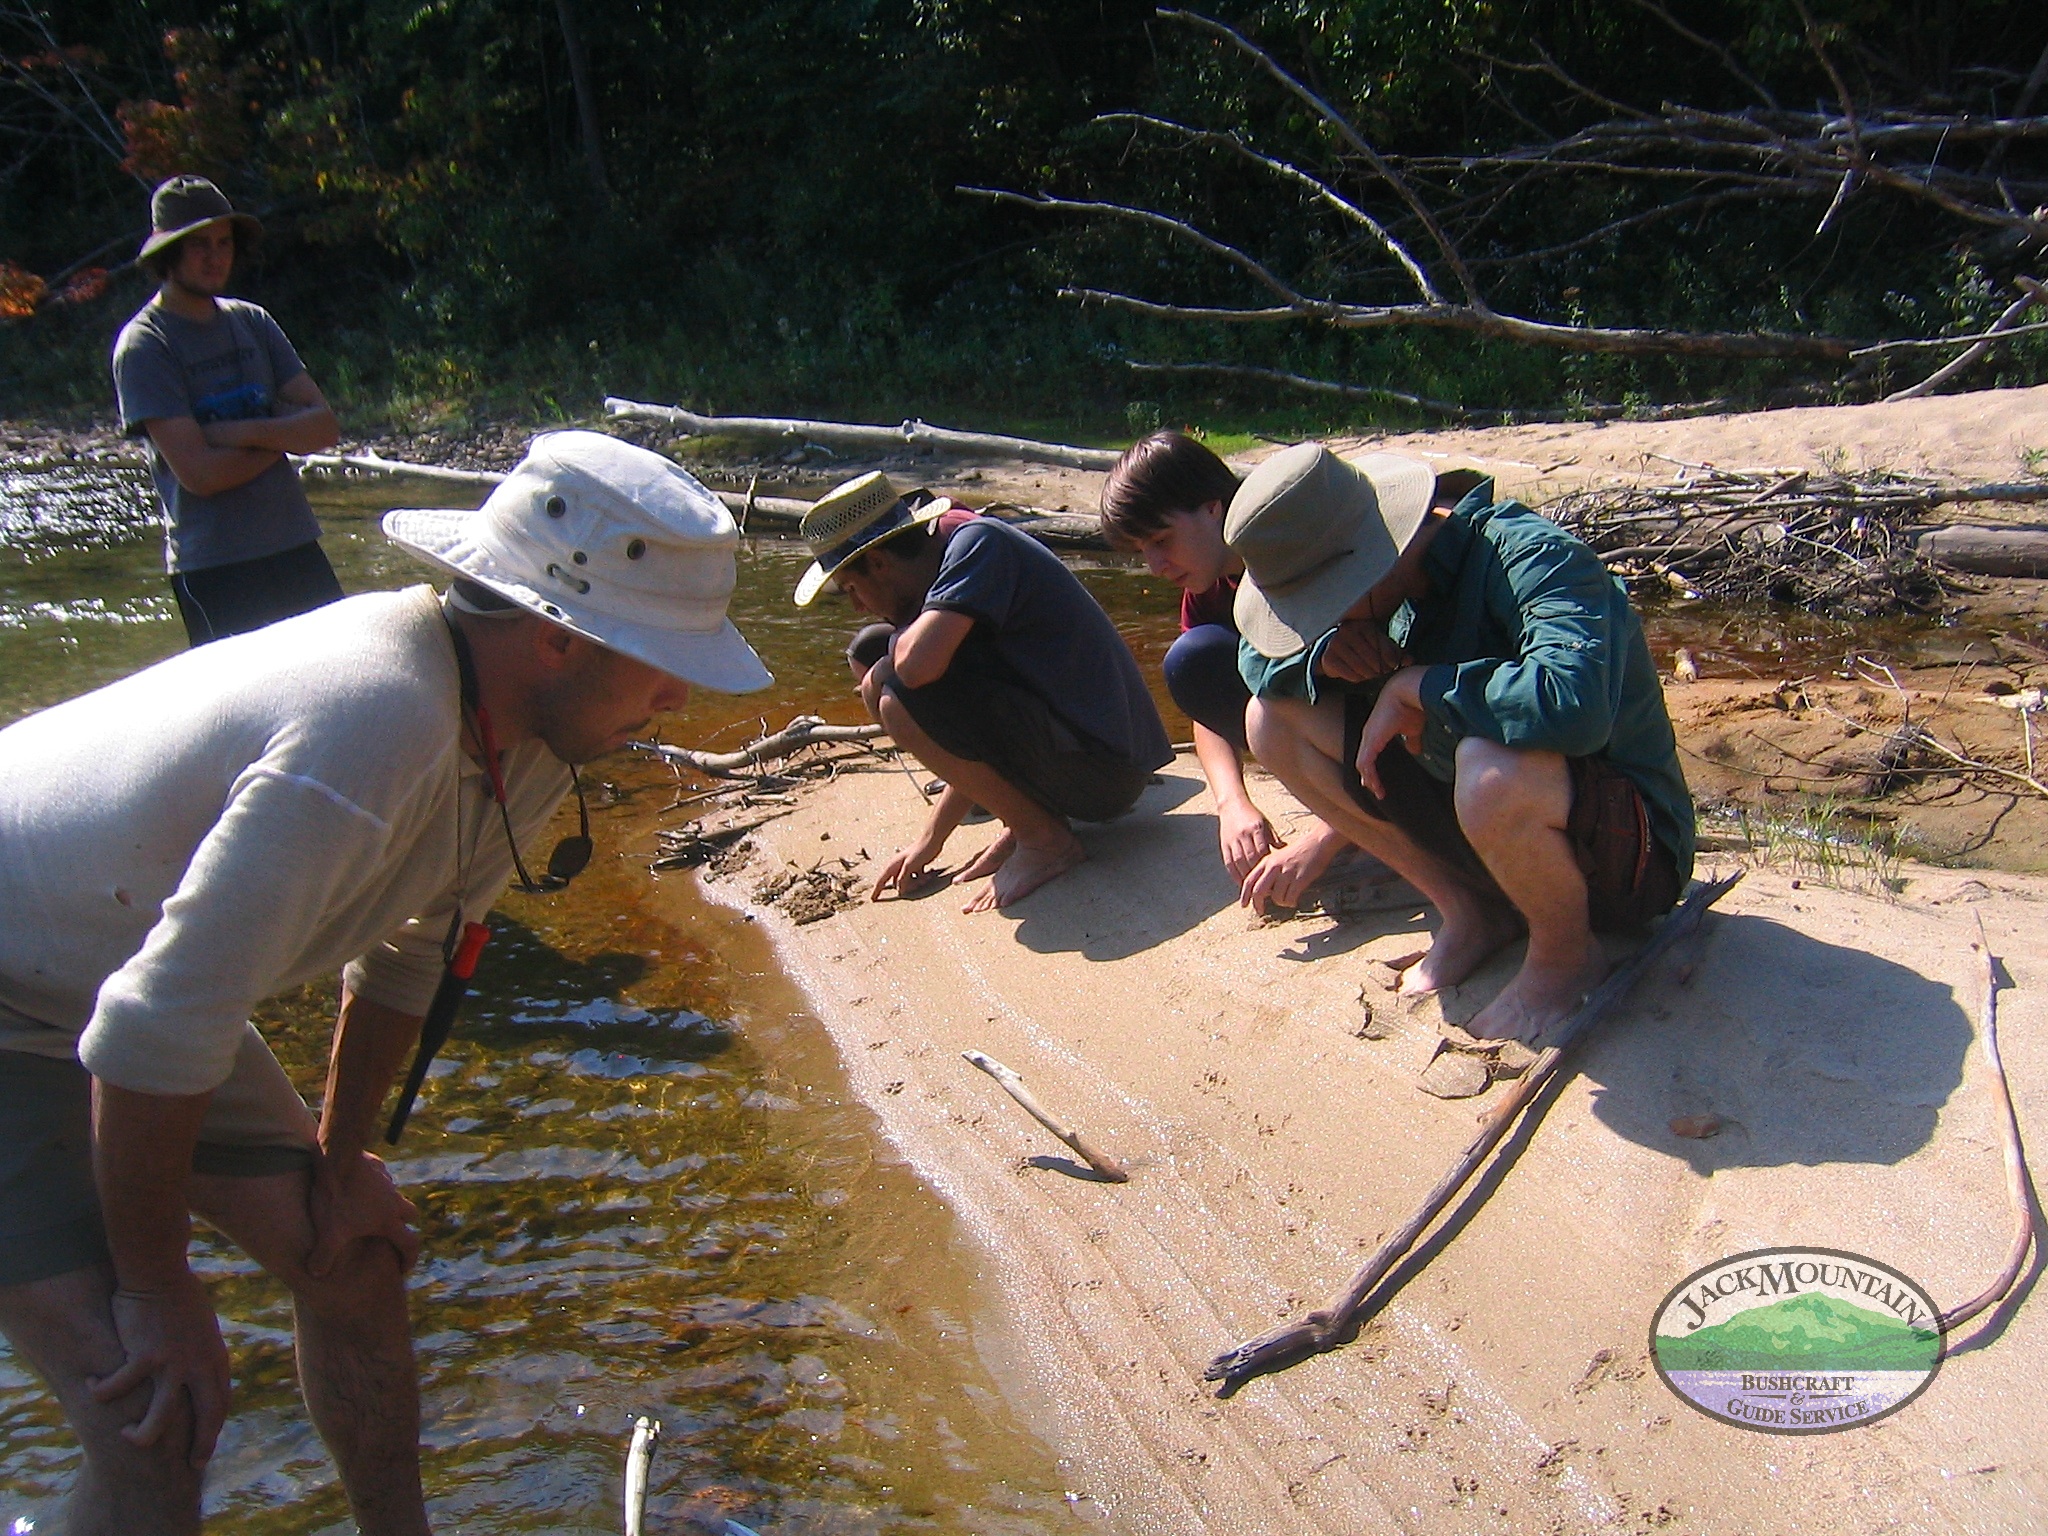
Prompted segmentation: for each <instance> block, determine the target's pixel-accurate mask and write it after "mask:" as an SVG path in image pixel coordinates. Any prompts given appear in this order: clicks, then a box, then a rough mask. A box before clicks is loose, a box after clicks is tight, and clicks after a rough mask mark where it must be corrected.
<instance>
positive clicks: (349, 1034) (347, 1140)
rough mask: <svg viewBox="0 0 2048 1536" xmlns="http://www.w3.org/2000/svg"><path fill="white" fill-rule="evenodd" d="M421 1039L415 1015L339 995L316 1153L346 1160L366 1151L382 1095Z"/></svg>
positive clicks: (374, 1132)
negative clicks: (339, 1006) (338, 1007)
mask: <svg viewBox="0 0 2048 1536" xmlns="http://www.w3.org/2000/svg"><path fill="white" fill-rule="evenodd" d="M419 1038H420V1016H419V1015H418V1014H416V1013H401V1012H400V1011H399V1010H398V1009H396V1008H390V1007H386V1006H385V1005H384V1004H383V1003H373V1002H371V1001H370V1000H369V999H368V998H366V997H358V996H357V995H356V994H355V993H353V992H350V991H348V990H346V989H344V990H343V991H342V994H341V1012H340V1014H339V1015H338V1016H337V1017H336V1019H335V1024H334V1049H333V1051H332V1052H331V1053H330V1054H329V1056H328V1060H327V1098H326V1100H325V1102H324V1103H323V1104H322V1105H321V1108H320V1149H321V1151H322V1152H324V1153H325V1154H326V1155H327V1157H328V1158H330V1159H333V1160H337V1161H345V1160H347V1159H349V1158H353V1157H354V1156H356V1155H357V1154H358V1153H361V1152H365V1151H367V1150H368V1149H369V1146H370V1143H371V1141H372V1139H373V1138H374V1137H375V1136H376V1134H377V1116H378V1112H379V1111H380V1110H382V1109H383V1107H384V1098H385V1095H387V1094H388V1093H390V1091H391V1084H392V1082H393V1081H394V1080H395V1079H396V1078H397V1076H398V1071H399V1068H400V1067H402V1066H403V1065H404V1064H405V1062H406V1059H407V1057H408V1055H409V1054H410V1052H411V1051H412V1048H413V1047H414V1045H416V1044H417V1043H418V1041H419Z"/></svg>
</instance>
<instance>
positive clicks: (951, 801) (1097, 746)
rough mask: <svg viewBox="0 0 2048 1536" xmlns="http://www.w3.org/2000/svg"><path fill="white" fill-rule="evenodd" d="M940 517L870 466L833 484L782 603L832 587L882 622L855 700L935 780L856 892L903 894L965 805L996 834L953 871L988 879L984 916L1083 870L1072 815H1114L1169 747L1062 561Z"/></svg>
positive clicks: (990, 528) (1028, 541) (1127, 664)
mask: <svg viewBox="0 0 2048 1536" xmlns="http://www.w3.org/2000/svg"><path fill="white" fill-rule="evenodd" d="M948 510H950V507H949V504H948V503H947V502H945V501H943V500H940V501H935V502H931V503H928V504H927V505H925V506H923V507H918V508H915V509H913V508H912V507H911V506H910V505H909V504H908V503H907V502H906V501H904V499H903V498H902V497H900V496H898V495H897V493H896V490H895V488H894V487H893V486H891V485H890V484H889V482H888V480H887V479H886V478H884V477H883V476H882V475H881V474H880V473H879V472H877V473H874V474H867V475H862V476H860V477H859V478H858V479H855V480H849V481H847V482H846V484H844V485H841V486H838V487H836V488H835V489H834V490H833V491H832V492H831V493H830V494H829V495H826V496H824V497H821V498H820V499H819V500H818V502H817V503H816V504H815V505H814V506H813V507H812V508H811V510H810V511H809V512H808V513H806V514H805V516H804V522H803V537H804V539H805V541H806V542H808V543H809V544H810V546H811V552H812V554H813V555H814V556H815V557H816V558H815V559H814V560H813V561H812V564H811V567H810V569H809V570H807V571H806V572H804V575H803V579H802V580H801V581H799V582H798V583H797V589H796V601H797V606H798V607H804V606H807V605H808V604H809V603H810V602H811V600H812V599H813V598H815V597H816V596H817V595H818V593H819V592H821V591H823V590H824V587H825V584H826V583H827V582H828V581H830V582H833V583H835V584H836V585H837V586H838V588H839V590H840V591H842V592H844V593H845V594H846V595H847V596H848V597H850V598H852V599H853V604H854V606H855V607H856V608H858V609H859V610H860V611H861V612H862V613H867V614H872V615H874V616H875V617H876V618H878V619H882V620H885V621H886V622H887V623H888V624H890V625H891V626H893V628H892V630H891V632H890V633H888V634H887V635H886V637H885V636H883V635H881V634H880V632H879V631H876V630H874V629H872V628H870V629H869V630H867V631H864V632H863V633H864V635H865V636H867V637H868V639H869V640H870V641H871V642H873V643H874V644H875V645H876V646H877V647H881V646H886V654H884V655H882V656H881V657H880V659H879V660H876V661H874V662H873V664H872V665H870V666H868V667H867V668H866V672H865V675H864V676H863V677H862V679H861V685H860V689H861V698H862V700H863V701H864V702H865V703H866V704H867V707H868V713H869V714H870V715H872V716H873V717H874V718H875V719H876V720H878V721H880V722H881V725H882V727H883V729H885V730H886V731H888V733H889V735H890V736H891V737H892V738H894V740H895V742H896V744H897V745H898V746H900V747H902V748H903V749H904V750H905V751H907V752H909V753H910V754H911V755H913V756H914V757H916V758H917V760H918V761H919V762H921V763H923V764H924V765H925V767H926V768H928V769H930V770H931V771H932V772H933V773H936V774H937V775H938V776H939V777H940V778H942V779H944V780H945V781H946V790H945V793H944V794H943V795H941V796H940V797H939V802H938V804H937V805H936V806H935V807H933V810H932V814H931V817H930V819H929V820H928V821H927V822H926V823H925V827H924V830H923V832H922V833H921V834H920V835H919V836H918V839H917V841H916V842H914V843H912V844H911V845H910V846H909V847H908V848H905V849H903V850H901V851H900V852H898V853H897V854H896V856H895V857H894V858H892V859H890V861H889V862H888V863H887V864H886V865H884V866H883V869H882V873H881V875H880V877H879V878H877V879H876V881H875V884H874V886H873V888H872V890H871V891H870V892H869V894H870V896H871V897H873V898H874V899H876V900H879V899H881V897H882V895H883V894H884V893H885V892H887V891H890V890H894V891H895V892H897V893H898V894H899V895H902V894H907V893H909V892H910V891H913V890H914V889H916V888H917V886H918V885H919V884H920V883H921V881H922V880H923V878H924V877H925V875H926V873H927V871H928V870H929V869H930V867H931V864H932V862H933V861H934V860H935V859H937V858H938V856H939V854H940V853H941V852H942V851H943V850H944V848H945V846H946V839H947V838H949V837H950V836H952V834H953V831H954V829H955V828H956V827H958V826H959V825H960V823H961V822H962V821H963V820H964V819H965V818H966V817H967V815H968V813H969V812H970V811H971V810H972V809H973V808H974V807H975V806H977V805H979V806H981V807H982V808H983V809H985V810H987V811H988V812H989V814H990V815H992V816H994V817H995V818H996V820H998V821H1000V822H1001V823H1002V824H1003V832H1002V835H1001V836H1000V837H999V838H997V839H996V841H995V842H993V843H991V844H990V845H989V846H988V847H987V848H985V849H984V850H982V852H981V853H980V854H979V855H977V856H976V857H975V858H974V859H973V860H972V861H970V862H969V863H968V865H967V867H966V868H964V869H962V870H961V871H960V873H959V876H958V878H959V879H960V880H962V881H967V880H978V879H980V878H982V877H983V876H993V878H992V879H990V881H989V884H988V887H987V889H985V890H983V891H980V892H978V893H977V894H976V895H975V897H974V899H973V900H972V901H970V902H969V903H968V904H967V907H966V910H967V911H969V912H983V911H988V910H990V909H991V908H996V907H1005V906H1008V905H1009V904H1010V903H1011V902H1013V901H1017V900H1020V899H1022V898H1023V897H1025V896H1028V895H1030V894H1031V892H1033V891H1035V890H1037V889H1038V888H1039V887H1040V886H1042V885H1044V884H1045V883H1046V882H1047V881H1049V880H1054V879H1057V878H1058V877H1059V876H1061V875H1063V874H1065V873H1066V872H1067V871H1068V870H1070V869H1072V868H1073V867H1074V866H1075V865H1076V864H1079V863H1080V862H1081V861H1082V860H1083V859H1085V858H1086V857H1087V856H1088V854H1087V850H1086V849H1085V848H1084V847H1083V846H1082V844H1081V840H1080V839H1079V838H1077V837H1076V836H1074V832H1073V828H1072V827H1071V826H1070V825H1069V820H1070V818H1071V819H1072V820H1078V821H1107V820H1109V819H1110V818H1111V817H1115V816H1121V815H1123V813H1124V812H1126V811H1128V810H1129V809H1130V808H1131V807H1132V806H1133V805H1135V804H1136V803H1137V800H1138V796H1139V795H1140V794H1142V793H1143V792H1144V789H1145V786H1146V784H1147V783H1148V782H1150V780H1151V777H1152V771H1153V770H1154V769H1155V768H1159V767H1162V766H1164V765H1165V764H1167V763H1170V762H1172V761H1173V748H1172V746H1171V745H1170V744H1169V743H1168V741H1167V739H1166V727H1165V726H1163V725H1162V724H1160V721H1159V711H1158V709H1157V708H1156V707H1155V706H1154V705H1153V703H1152V696H1151V694H1149V693H1148V692H1147V691H1146V689H1145V679H1144V677H1143V675H1142V674H1141V673H1140V672H1139V671H1138V663H1137V660H1136V658H1134V657H1133V656H1132V655H1131V649H1130V647H1129V646H1127V645H1125V644H1124V640H1123V636H1121V635H1119V634H1118V633H1117V632H1116V626H1115V625H1114V624H1112V623H1111V622H1110V620H1109V615H1108V614H1106V613H1104V612H1103V611H1102V605H1101V604H1099V603H1097V602H1096V601H1095V599H1094V598H1093V597H1091V596H1089V595H1088V589H1087V588H1086V587H1084V586H1082V585H1081V583H1080V582H1079V581H1078V580H1076V579H1075V577H1074V573H1073V572H1072V571H1070V570H1068V569H1067V568H1066V567H1065V566H1064V565H1062V564H1061V563H1060V558H1059V556H1058V555H1055V554H1054V553H1053V552H1052V551H1051V550H1049V549H1047V548H1046V547H1045V546H1044V545H1042V544H1040V543H1039V542H1038V541H1037V540H1035V539H1033V538H1031V537H1030V536H1029V535H1027V534H1022V533H1019V532H1018V531H1017V530H1016V529H1014V528H1011V527H1009V526H1007V525H1006V524H1004V523H1002V522H1000V521H998V520H997V519H995V518H992V517H975V518H968V519H965V520H963V521H962V522H961V523H960V524H959V525H958V526H949V525H947V524H942V523H941V521H940V519H941V517H942V515H943V514H944V513H945V512H946V511H948ZM858 665H859V662H858V661H856V666H858Z"/></svg>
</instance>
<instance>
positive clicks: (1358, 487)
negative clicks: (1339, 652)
mask: <svg viewBox="0 0 2048 1536" xmlns="http://www.w3.org/2000/svg"><path fill="white" fill-rule="evenodd" d="M1435 490H1436V471H1435V470H1434V469H1433V468H1431V467H1430V466H1429V465H1428V464H1426V463H1424V462H1423V461H1422V460H1420V459H1411V458H1407V457H1405V456H1404V455H1402V454H1398V453H1370V454H1367V455H1366V456H1365V457H1363V458H1361V459H1359V460H1358V461H1356V462H1355V463H1353V462H1349V461H1347V460H1344V459H1340V458H1338V457H1337V455H1335V454H1334V453H1332V452H1330V450H1329V449H1327V448H1325V447H1324V446H1323V445H1322V444H1321V443H1297V444H1296V445H1295V446H1294V447H1292V448H1285V449H1282V450H1281V451H1280V452H1279V453H1276V454H1274V455H1273V456H1272V457H1271V458H1270V459H1267V460H1266V461H1265V462H1264V463H1263V464H1261V465H1259V466H1258V467H1257V468H1256V469H1254V470H1253V471H1252V472H1251V473H1250V474H1249V475H1247V476H1245V480H1244V484H1243V485H1242V486H1240V487H1238V492H1237V494H1236V495H1235V496H1234V497H1232V498H1231V501H1230V511H1229V513H1228V514H1227V515H1226V516H1225V517H1224V520H1223V542H1224V543H1226V544H1228V545H1229V546H1230V547H1231V548H1232V549H1233V550H1235V551H1236V552H1237V554H1238V556H1239V557H1240V558H1241V559H1242V560H1243V561H1244V580H1243V582H1242V583H1240V584H1239V586H1238V589H1237V598H1236V601H1235V603H1234V604H1233V609H1232V611H1233V612H1234V613H1235V615H1236V617H1237V627H1238V632H1239V633H1240V634H1242V635H1243V636H1244V638H1245V639H1246V640H1248V641H1250V642H1251V646H1252V649H1253V650H1255V651H1257V652H1258V653H1259V654H1260V655H1261V656H1291V655H1293V654H1294V652H1296V651H1299V650H1302V649H1304V648H1305V647H1307V646H1309V645H1312V644H1314V643H1315V641H1316V639H1317V638H1318V637H1319V636H1321V635H1322V634H1324V633H1325V632H1326V631H1328V630H1329V629H1330V628H1331V627H1332V626H1333V625H1334V624H1336V622H1337V621H1338V619H1340V618H1342V617H1343V616H1344V611H1345V610H1346V609H1347V608H1349V607H1350V606H1351V605H1352V604H1353V603H1355V602H1357V601H1358V599H1359V598H1360V597H1362V596H1363V595H1364V594H1365V593H1366V591H1367V590H1368V589H1370V588H1371V587H1372V586H1373V585H1374V584H1375V583H1376V582H1378V581H1379V579H1380V578H1381V577H1382V576H1385V575H1386V574H1387V572H1388V571H1390V570H1392V569H1393V567H1394V562H1395V561H1396V560H1398V559H1399V558H1400V557H1401V552H1402V551H1403V550H1405V549H1406V548H1407V547H1408V541H1409V540H1410V539H1412V538H1414V537H1415V532H1416V530H1417V529H1418V528H1420V527H1421V526H1422V520H1423V518H1424V517H1425V516H1426V515H1427V514H1428V512H1429V504H1430V500H1431V497H1432V495H1433V493H1434V492H1435Z"/></svg>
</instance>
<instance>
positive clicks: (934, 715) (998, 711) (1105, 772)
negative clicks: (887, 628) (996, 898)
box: [888, 635, 1152, 821]
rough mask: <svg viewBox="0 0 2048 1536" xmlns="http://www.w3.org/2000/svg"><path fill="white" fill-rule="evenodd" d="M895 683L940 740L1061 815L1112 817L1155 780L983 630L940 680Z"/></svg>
mask: <svg viewBox="0 0 2048 1536" xmlns="http://www.w3.org/2000/svg"><path fill="white" fill-rule="evenodd" d="M888 687H889V691H890V692H891V693H893V694H895V695H896V697H897V699H898V700H899V701H900V702H901V703H902V705H903V707H904V708H905V709H907V710H909V711H910V718H911V719H913V720H915V721H916V722H917V723H918V724H919V725H920V726H922V727H923V728H924V732H925V734H926V735H928V736H930V737H931V739H932V740H933V741H934V742H936V743H938V745H939V746H941V747H943V748H945V749H946V750H947V751H948V752H950V753H952V754H953V755H954V756H955V757H964V758H966V759H967V760H968V761H969V762H976V763H987V764H988V765H989V766H990V767H991V768H993V769H995V770H996V772H997V773H999V774H1001V775H1002V776H1003V777H1004V778H1005V779H1007V780H1008V781H1009V782H1010V783H1012V784H1014V785H1016V786H1017V787H1018V788H1019V789H1021V790H1023V791H1024V793H1025V794H1027V795H1029V796H1030V797H1031V798H1032V799H1033V800H1036V801H1037V802H1038V803H1039V804H1040V805H1042V806H1044V807H1045V808H1046V809H1047V810H1049V811H1051V812H1052V813H1053V814H1054V815H1056V816H1066V817H1069V818H1071V819H1072V820H1075V821H1108V820H1110V819H1112V818H1113V817H1117V816H1121V815H1123V813H1124V812H1126V811H1128V810H1129V809H1130V808H1131V807H1132V806H1133V805H1136V804H1137V803H1138V796H1139V795H1141V794H1143V793H1144V791H1145V786H1146V785H1147V784H1149V783H1151V781H1152V774H1151V772H1150V771H1149V770H1148V769H1144V768H1139V767H1136V766H1135V765H1133V764H1132V763H1131V762H1130V761H1129V760H1128V759H1125V758H1121V757H1118V756H1117V755H1116V754H1115V753H1113V752H1110V751H1107V750H1105V749H1104V748H1103V747H1101V746H1099V745H1097V744H1095V743H1093V742H1089V741H1086V740H1083V739H1082V738H1081V737H1080V736H1078V735H1076V734H1075V732H1074V731H1073V729H1072V728H1071V727H1070V726H1068V724H1067V723H1066V722H1065V721H1064V720H1062V719H1061V718H1060V717H1059V715H1058V714H1057V713H1056V712H1055V711H1054V710H1053V708H1052V706H1051V705H1050V704H1048V703H1047V702H1046V701H1045V699H1044V697H1043V696H1041V695H1040V694H1037V693H1034V692H1033V691H1032V690H1031V689H1030V688H1029V687H1028V686H1026V685H1025V684H1024V682H1023V681H1022V680H1021V679H1019V678H1018V677H1017V675H1016V674H1015V673H1014V672H1013V671H1012V670H1011V669H1010V667H1009V666H1008V664H1007V663H1005V662H1004V661H1003V659H1002V657H1001V656H999V655H998V654H997V653H996V651H995V648H994V647H993V646H992V645H990V644H989V643H988V642H987V641H986V640H984V639H982V638H981V637H980V636H979V635H970V636H968V638H967V641H966V643H964V644H963V645H962V646H961V647H960V649H959V650H958V651H956V652H954V654H953V663H952V665H951V666H949V667H948V668H946V675H945V676H944V677H942V678H940V679H939V680H938V681H937V682H935V683H930V684H927V685H926V686H925V687H923V688H908V687H905V686H904V685H903V684H902V683H900V682H898V681H896V680H894V679H893V678H892V679H891V681H890V682H889V685H888Z"/></svg>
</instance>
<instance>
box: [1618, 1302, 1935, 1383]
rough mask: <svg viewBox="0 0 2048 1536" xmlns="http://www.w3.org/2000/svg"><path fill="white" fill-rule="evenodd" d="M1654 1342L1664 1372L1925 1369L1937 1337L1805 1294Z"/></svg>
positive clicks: (1892, 1319) (1885, 1317) (1889, 1318)
mask: <svg viewBox="0 0 2048 1536" xmlns="http://www.w3.org/2000/svg"><path fill="white" fill-rule="evenodd" d="M1655 1345H1656V1350H1657V1359H1658V1361H1659V1362H1660V1363H1661V1364H1662V1365H1663V1367H1664V1369H1665V1370H1667V1371H1780V1370H1800V1371H1926V1370H1932V1369H1933V1367H1934V1362H1935V1361H1936V1360H1937V1359H1938V1358H1939V1357H1940V1354H1941V1335H1940V1334H1938V1333H1930V1332H1929V1331H1927V1330H1926V1329H1924V1328H1909V1327H1907V1326H1906V1325H1905V1324H1904V1323H1902V1322H1900V1321H1899V1320H1898V1319H1897V1318H1895V1317H1893V1316H1891V1315H1890V1314H1888V1313H1884V1312H1872V1311H1869V1310H1867V1309H1866V1308H1863V1307H1856V1306H1851V1305H1850V1304H1849V1303H1848V1302H1846V1301H1842V1300H1840V1299H1839V1298H1837V1297H1834V1296H1829V1295H1827V1294H1825V1293H1824V1292H1820V1291H1809V1292H1807V1293H1806V1294H1805V1295H1803V1296H1794V1297H1792V1298H1790V1299H1789V1300H1786V1301H1778V1302H1773V1303H1771V1305H1769V1306H1767V1307H1752V1308H1751V1309H1750V1310H1749V1311H1747V1312H1738V1313H1736V1314H1735V1316H1733V1317H1731V1318H1729V1319H1728V1321H1727V1322H1725V1323H1717V1324H1715V1325H1714V1326H1713V1327H1711V1328H1702V1329H1700V1331H1699V1332H1697V1333H1694V1334H1689V1335H1687V1336H1685V1337H1683V1338H1679V1337H1675V1336H1673V1335H1670V1334H1661V1333H1660V1334H1658V1335H1657V1337H1656V1340H1655Z"/></svg>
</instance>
